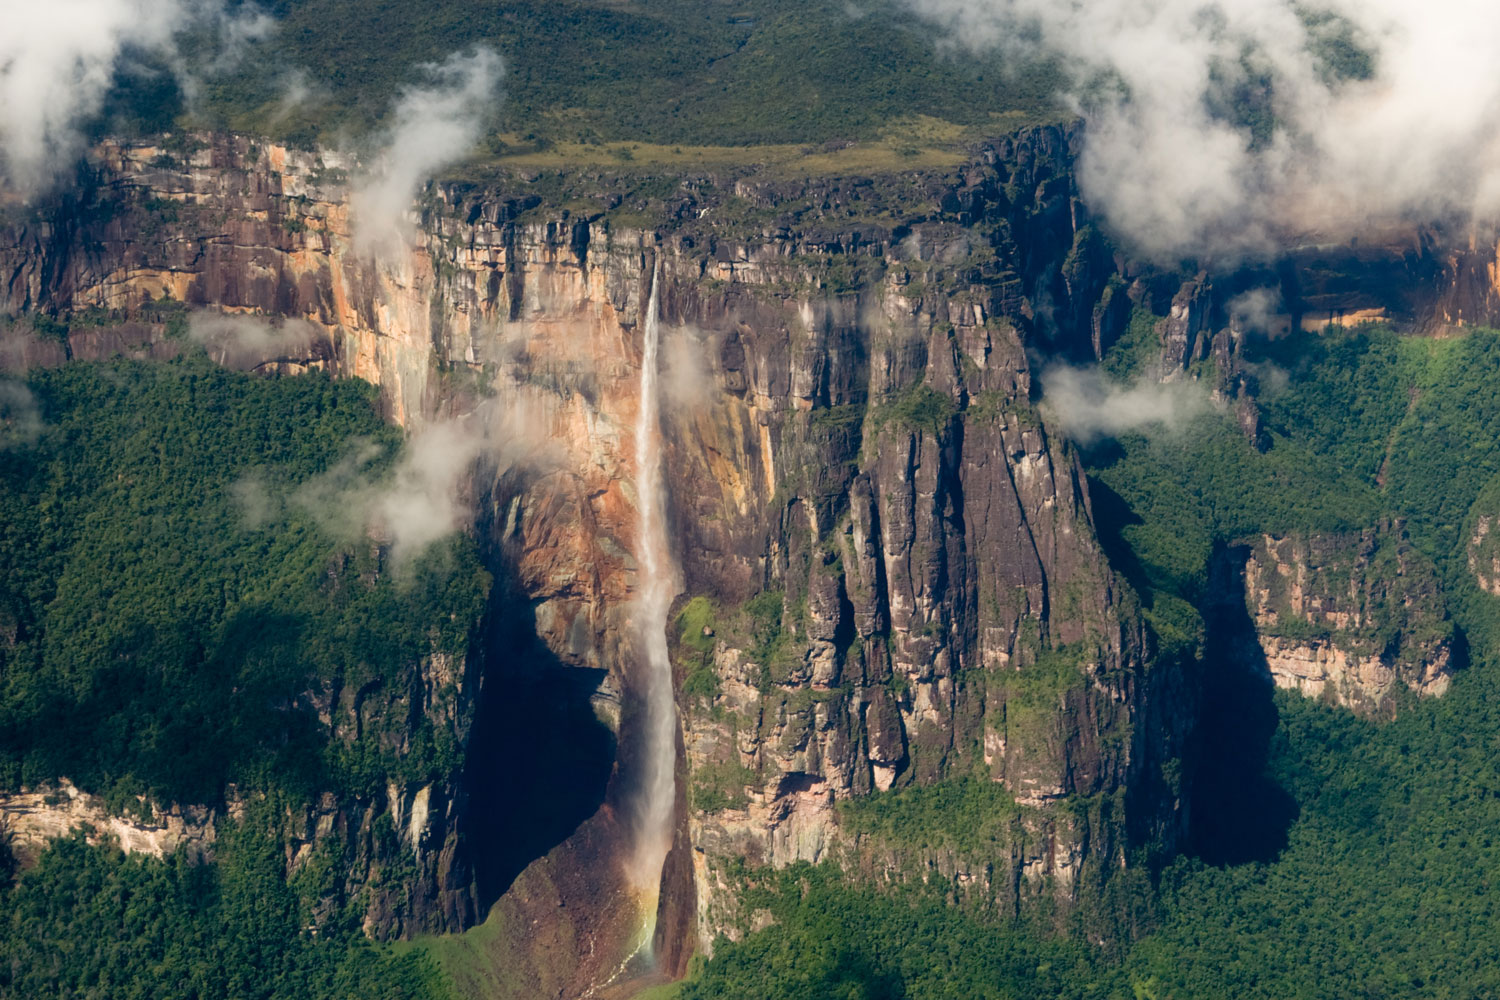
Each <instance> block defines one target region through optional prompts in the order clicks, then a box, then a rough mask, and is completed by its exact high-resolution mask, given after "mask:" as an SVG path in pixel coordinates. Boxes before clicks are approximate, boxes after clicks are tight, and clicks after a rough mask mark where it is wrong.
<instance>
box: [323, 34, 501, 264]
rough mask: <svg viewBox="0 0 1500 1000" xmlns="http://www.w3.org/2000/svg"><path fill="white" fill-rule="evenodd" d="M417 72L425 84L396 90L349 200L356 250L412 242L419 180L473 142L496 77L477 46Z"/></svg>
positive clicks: (495, 60) (489, 55)
mask: <svg viewBox="0 0 1500 1000" xmlns="http://www.w3.org/2000/svg"><path fill="white" fill-rule="evenodd" d="M424 69H425V72H426V73H427V75H428V77H429V79H430V81H431V82H430V83H429V84H428V85H427V86H422V87H411V88H408V89H406V90H405V91H403V92H402V94H401V96H400V97H399V98H398V99H397V101H396V104H395V107H394V108H393V110H392V111H391V121H390V124H389V125H388V126H387V127H386V129H385V131H384V132H383V133H382V135H381V137H380V141H379V145H380V152H379V153H378V154H377V155H376V157H375V159H374V163H373V167H372V169H371V170H370V172H369V173H368V174H366V175H365V176H364V177H363V178H361V179H360V180H359V181H358V182H357V183H356V186H355V188H354V190H353V192H352V193H351V195H350V206H351V213H352V216H353V224H354V238H355V243H356V248H357V249H358V250H359V252H361V253H364V254H375V255H379V254H383V253H394V252H398V251H400V250H401V249H402V248H404V247H405V246H406V245H407V244H408V243H409V242H410V241H411V238H412V232H411V227H410V225H409V223H408V222H407V220H406V213H407V211H408V210H409V209H410V208H411V203H412V199H413V198H414V197H415V196H416V194H417V191H418V190H419V189H420V187H421V185H422V182H423V181H425V180H426V179H427V178H429V177H431V176H432V174H433V173H434V172H436V171H437V170H440V169H441V168H443V167H444V166H446V165H447V164H449V163H452V162H454V161H455V160H458V159H460V158H462V157H463V156H464V155H466V154H467V153H468V152H469V151H470V150H471V149H472V148H473V146H474V144H475V143H476V142H478V141H479V139H480V137H481V136H482V135H483V133H484V126H485V121H486V118H487V117H488V116H489V114H490V113H491V111H492V110H493V104H494V101H495V99H496V88H497V86H498V85H499V82H500V76H501V73H502V72H503V67H502V65H501V62H500V57H499V56H498V55H496V54H495V53H494V51H492V50H490V49H487V48H483V47H480V48H478V49H475V50H474V51H473V52H470V53H467V54H456V55H453V56H450V57H449V58H448V59H447V60H446V61H445V62H443V63H441V64H431V65H428V66H426V67H425V68H424Z"/></svg>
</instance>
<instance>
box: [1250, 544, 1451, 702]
mask: <svg viewBox="0 0 1500 1000" xmlns="http://www.w3.org/2000/svg"><path fill="white" fill-rule="evenodd" d="M1244 555H1245V563H1244V596H1245V601H1246V605H1247V607H1248V609H1249V614H1250V617H1251V620H1252V622H1253V624H1254V627H1255V632H1256V635H1257V636H1258V637H1259V642H1260V650H1261V653H1262V655H1263V656H1264V662H1265V669H1266V670H1268V671H1269V673H1270V677H1271V680H1272V681H1274V682H1275V684H1276V686H1277V687H1282V688H1288V689H1290V690H1294V691H1300V692H1301V693H1302V694H1304V695H1307V696H1309V697H1317V698H1324V699H1326V700H1329V701H1331V702H1333V703H1335V704H1339V705H1344V706H1346V707H1349V708H1352V709H1355V710H1356V711H1359V712H1361V713H1364V714H1369V715H1376V714H1388V713H1389V711H1391V710H1392V706H1391V705H1390V698H1391V696H1392V695H1393V693H1394V692H1395V691H1396V690H1397V688H1399V687H1406V688H1409V689H1410V690H1412V691H1414V692H1416V693H1417V694H1419V695H1434V696H1435V695H1441V694H1442V693H1443V692H1445V691H1446V690H1447V689H1448V684H1449V682H1450V680H1451V678H1452V672H1453V669H1454V667H1455V666H1456V664H1455V663H1454V640H1455V636H1454V628H1453V623H1452V622H1451V621H1450V620H1449V617H1448V610H1447V607H1446V604H1445V602H1444V599H1443V595H1442V589H1441V587H1440V585H1439V581H1438V578H1437V573H1436V570H1435V569H1434V567H1433V565H1432V563H1431V561H1430V560H1428V559H1427V558H1426V557H1424V556H1423V555H1421V553H1419V552H1417V551H1416V550H1415V549H1414V548H1413V547H1412V545H1411V543H1410V541H1409V540H1408V539H1407V537H1406V532H1405V530H1404V528H1403V527H1402V525H1401V523H1400V522H1390V523H1386V524H1382V525H1380V526H1378V527H1376V528H1371V529H1367V530H1365V531H1363V532H1359V533H1349V534H1331V535H1330V534H1312V535H1293V536H1288V537H1275V536H1271V535H1263V536H1261V537H1259V538H1257V539H1255V540H1254V541H1253V542H1252V543H1251V544H1250V545H1249V546H1248V548H1247V550H1246V551H1245V552H1244Z"/></svg>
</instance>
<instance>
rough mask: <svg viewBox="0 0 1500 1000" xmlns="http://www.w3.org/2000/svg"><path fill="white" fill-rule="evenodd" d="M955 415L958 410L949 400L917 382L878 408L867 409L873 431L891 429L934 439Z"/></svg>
mask: <svg viewBox="0 0 1500 1000" xmlns="http://www.w3.org/2000/svg"><path fill="white" fill-rule="evenodd" d="M957 413H958V406H957V405H956V404H955V403H954V402H953V400H952V399H951V398H950V397H948V396H946V395H944V394H943V393H941V392H938V391H937V390H936V389H934V388H932V387H931V386H929V385H928V384H927V383H925V382H921V383H918V384H916V385H913V386H911V387H910V388H908V389H906V390H903V391H902V392H901V393H900V394H899V395H897V396H894V397H892V398H891V399H889V400H887V401H886V402H883V403H881V404H880V405H879V406H874V407H871V408H870V412H869V418H868V419H869V422H870V425H871V427H873V428H874V429H875V430H876V431H879V430H880V429H881V428H884V427H886V426H887V425H894V426H896V427H899V428H902V429H904V430H910V431H925V432H926V433H928V434H933V435H937V434H941V433H942V432H943V431H944V430H945V429H946V428H947V427H948V424H949V422H950V421H952V419H953V417H954V416H955V415H956V414H957Z"/></svg>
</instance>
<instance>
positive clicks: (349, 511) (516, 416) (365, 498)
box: [236, 393, 555, 568]
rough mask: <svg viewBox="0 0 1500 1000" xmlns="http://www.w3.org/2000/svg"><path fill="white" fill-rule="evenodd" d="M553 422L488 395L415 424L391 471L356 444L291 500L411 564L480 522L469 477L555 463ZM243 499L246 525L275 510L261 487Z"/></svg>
mask: <svg viewBox="0 0 1500 1000" xmlns="http://www.w3.org/2000/svg"><path fill="white" fill-rule="evenodd" d="M548 418H549V413H548V411H547V409H546V407H545V405H542V404H541V403H540V402H539V401H538V400H537V399H535V398H532V397H531V396H528V395H527V394H524V393H517V394H514V395H512V396H510V397H508V398H507V399H505V400H503V401H502V400H500V399H498V398H491V399H487V400H485V401H484V402H483V403H481V404H480V405H479V406H478V407H477V408H476V409H475V410H474V411H473V412H471V413H467V414H464V415H461V416H455V417H452V418H449V419H445V420H440V421H436V422H434V423H431V424H428V425H427V426H425V427H423V428H421V429H419V430H417V431H416V432H415V433H413V434H412V435H411V436H410V437H409V438H408V439H407V440H406V442H405V443H404V444H403V445H402V447H401V451H400V453H399V455H398V456H397V458H396V461H395V463H394V464H393V465H391V466H390V467H385V466H383V465H380V464H378V463H377V462H376V459H377V458H379V456H380V455H381V448H380V447H379V446H377V445H376V444H374V443H372V442H370V441H367V440H355V441H351V442H350V443H349V446H348V450H347V452H346V454H345V457H344V458H343V459H342V460H341V461H339V462H338V463H337V464H336V465H335V466H334V467H333V468H331V469H330V470H329V471H328V472H326V473H324V474H323V475H321V476H318V477H316V478H314V479H313V480H311V481H309V482H307V483H304V484H303V485H302V486H301V487H299V488H298V489H297V490H296V491H295V492H294V493H293V494H292V496H291V497H290V502H291V503H292V504H293V505H294V506H296V507H299V508H301V509H302V510H304V511H306V512H308V513H309V514H311V515H312V516H313V518H314V519H315V520H316V521H317V522H318V523H319V525H320V526H321V527H323V528H324V529H325V530H326V531H328V532H329V533H331V534H333V535H334V536H335V537H338V538H342V539H345V540H349V541H353V540H356V539H358V538H362V537H373V538H374V539H376V540H377V541H379V542H381V543H383V544H386V545H388V546H389V547H390V551H391V559H392V562H393V564H395V566H396V567H398V568H400V567H403V566H407V565H410V564H411V562H412V561H413V560H414V559H416V558H417V557H419V556H420V555H421V554H422V553H423V552H425V551H426V550H427V548H428V547H429V546H431V545H432V544H433V543H434V542H437V541H439V540H441V539H442V538H444V537H446V536H448V535H449V534H451V533H453V532H454V531H457V530H459V529H460V528H462V527H463V526H464V525H466V524H468V523H470V522H471V521H472V518H473V516H474V506H473V503H472V499H473V498H472V497H471V496H467V495H466V494H467V493H468V490H467V489H466V487H468V486H469V485H470V484H471V483H473V482H476V481H477V480H478V479H484V478H487V479H490V480H493V478H495V477H498V476H500V475H502V474H504V473H506V472H509V471H512V470H517V469H544V468H547V467H548V466H549V465H550V464H551V463H552V461H553V457H552V453H553V449H554V447H555V446H554V444H553V443H552V428H551V427H550V426H549V424H548ZM236 500H237V502H239V503H240V505H241V509H242V511H243V512H244V513H245V515H246V521H247V522H249V521H250V520H252V519H253V518H255V517H260V518H263V516H264V515H263V513H262V512H264V511H265V510H267V509H270V508H271V505H270V502H269V501H268V500H267V498H266V497H265V496H264V494H263V492H261V491H258V488H257V487H255V486H253V485H251V486H245V487H243V488H242V492H241V493H240V494H237V496H236Z"/></svg>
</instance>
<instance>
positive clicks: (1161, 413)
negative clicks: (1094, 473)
mask: <svg viewBox="0 0 1500 1000" xmlns="http://www.w3.org/2000/svg"><path fill="white" fill-rule="evenodd" d="M1041 384H1042V406H1043V407H1044V408H1045V410H1046V412H1047V415H1048V416H1049V417H1050V418H1051V422H1052V423H1053V424H1054V425H1055V426H1057V427H1060V428H1061V429H1062V431H1063V433H1065V434H1067V435H1068V436H1069V437H1071V438H1073V439H1074V440H1075V441H1079V442H1083V443H1088V442H1090V441H1095V440H1097V439H1099V438H1103V437H1114V436H1115V435H1118V434H1124V433H1127V432H1131V431H1139V432H1145V433H1161V432H1166V433H1175V432H1177V431H1180V430H1181V429H1182V428H1183V427H1184V426H1186V425H1187V424H1188V423H1190V422H1191V421H1193V420H1194V419H1196V418H1197V417H1199V416H1202V415H1203V414H1205V413H1207V412H1209V411H1210V410H1211V409H1212V407H1213V404H1212V403H1211V402H1210V400H1209V394H1208V390H1207V389H1206V388H1205V387H1204V386H1203V385H1201V384H1200V383H1198V382H1192V381H1185V382H1154V381H1151V380H1148V379H1142V380H1140V381H1137V382H1133V383H1130V384H1122V383H1120V382H1116V381H1113V380H1111V379H1109V378H1107V377H1105V375H1104V374H1103V373H1102V372H1100V371H1099V369H1097V368H1075V367H1072V366H1069V365H1053V366H1051V367H1048V368H1046V369H1045V370H1043V371H1042V373H1041Z"/></svg>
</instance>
